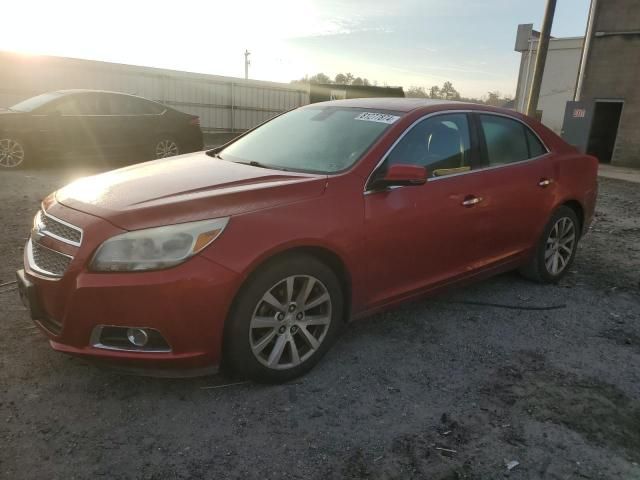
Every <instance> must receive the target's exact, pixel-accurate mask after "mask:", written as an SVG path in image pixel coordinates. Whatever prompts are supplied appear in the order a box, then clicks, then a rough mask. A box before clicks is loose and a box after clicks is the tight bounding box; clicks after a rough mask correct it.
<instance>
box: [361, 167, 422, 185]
mask: <svg viewBox="0 0 640 480" xmlns="http://www.w3.org/2000/svg"><path fill="white" fill-rule="evenodd" d="M426 182H427V169H426V168H425V167H421V166H420V165H409V164H396V165H391V166H390V167H389V168H388V169H387V172H386V173H385V174H384V176H383V177H381V178H378V179H376V180H374V181H373V182H372V183H371V186H370V188H371V189H372V190H382V189H385V188H388V187H405V186H412V185H424V184H425V183H426Z"/></svg>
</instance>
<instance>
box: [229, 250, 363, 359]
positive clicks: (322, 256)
mask: <svg viewBox="0 0 640 480" xmlns="http://www.w3.org/2000/svg"><path fill="white" fill-rule="evenodd" d="M294 255H309V256H312V257H314V258H316V259H318V260H320V261H321V262H323V263H324V264H325V265H327V266H329V268H331V270H332V271H333V272H334V273H335V275H336V277H337V278H338V281H339V282H340V285H341V287H342V292H343V294H344V306H343V321H344V322H345V323H347V322H348V321H349V319H350V317H351V309H352V306H351V298H352V287H351V274H350V272H349V270H348V269H347V267H346V265H345V263H344V261H343V260H342V258H341V257H340V256H339V255H338V254H337V253H336V252H334V251H333V250H331V249H329V248H326V247H321V246H317V245H303V246H295V247H289V248H287V249H284V250H280V251H277V252H274V253H272V254H271V255H268V256H266V257H265V258H262V259H261V260H260V261H259V262H257V263H256V264H255V265H253V266H252V268H251V270H250V271H249V273H248V274H247V275H246V276H245V277H244V279H243V280H242V282H241V284H240V286H239V287H238V289H237V290H236V292H235V294H234V297H233V300H232V301H231V305H230V307H229V309H228V312H227V317H226V318H225V320H224V329H223V334H222V345H221V351H222V355H221V368H222V369H227V368H228V367H229V364H228V357H227V351H226V345H227V344H228V341H227V335H228V333H229V332H228V330H229V329H228V328H227V327H228V324H229V322H228V320H229V318H230V317H231V315H232V314H233V312H234V310H235V308H236V307H237V300H238V298H239V296H240V292H242V290H243V288H245V286H246V285H247V284H248V283H249V282H250V281H251V279H252V278H253V277H254V276H255V275H256V274H257V273H258V272H259V271H260V270H261V269H263V268H265V267H266V266H267V265H269V264H271V263H273V262H278V261H284V260H286V258H287V257H291V256H294Z"/></svg>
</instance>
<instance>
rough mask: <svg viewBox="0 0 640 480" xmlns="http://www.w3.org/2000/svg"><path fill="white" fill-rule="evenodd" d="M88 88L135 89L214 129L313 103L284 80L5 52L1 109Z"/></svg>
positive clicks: (232, 128)
mask: <svg viewBox="0 0 640 480" xmlns="http://www.w3.org/2000/svg"><path fill="white" fill-rule="evenodd" d="M73 88H88V89H95V90H111V91H117V92H124V93H131V94H135V95H140V96H142V97H146V98H149V99H151V100H156V101H159V102H161V103H164V104H166V105H169V106H172V107H174V108H176V109H178V110H181V111H183V112H187V113H191V114H193V115H198V116H199V117H200V123H201V126H202V130H203V131H204V132H209V133H216V132H220V133H234V132H236V133H237V132H242V131H245V130H247V129H249V128H251V127H254V126H255V125H257V124H259V123H261V122H263V121H265V120H267V119H269V118H271V117H272V116H274V115H276V114H278V113H280V112H283V111H286V110H289V109H291V108H295V107H298V106H301V105H306V104H308V103H309V92H308V91H303V90H300V87H299V86H293V85H289V84H285V83H274V82H263V81H258V80H244V79H241V78H233V77H222V76H217V75H205V74H199V73H190V72H180V71H175V70H164V69H159V68H150V67H139V66H134V65H122V64H116V63H107V62H98V61H92V60H80V59H73V58H62V57H47V56H27V55H20V54H15V53H9V52H0V108H7V107H10V106H11V105H14V104H16V103H18V102H20V101H21V100H24V99H26V98H29V97H32V96H35V95H38V94H40V93H44V92H48V91H53V90H62V89H73Z"/></svg>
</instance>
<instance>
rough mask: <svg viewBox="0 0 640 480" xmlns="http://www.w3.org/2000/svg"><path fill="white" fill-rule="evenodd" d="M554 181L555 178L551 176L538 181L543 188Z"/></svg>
mask: <svg viewBox="0 0 640 480" xmlns="http://www.w3.org/2000/svg"><path fill="white" fill-rule="evenodd" d="M552 183H553V180H552V179H550V178H541V179H540V181H539V182H538V186H539V187H542V188H546V187H548V186H549V185H551V184H552Z"/></svg>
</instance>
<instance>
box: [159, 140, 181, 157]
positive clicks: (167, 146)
mask: <svg viewBox="0 0 640 480" xmlns="http://www.w3.org/2000/svg"><path fill="white" fill-rule="evenodd" d="M178 153H179V149H178V144H177V143H176V142H174V141H173V140H169V139H165V140H160V141H159V142H158V143H157V145H156V158H166V157H173V156H174V155H178Z"/></svg>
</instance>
